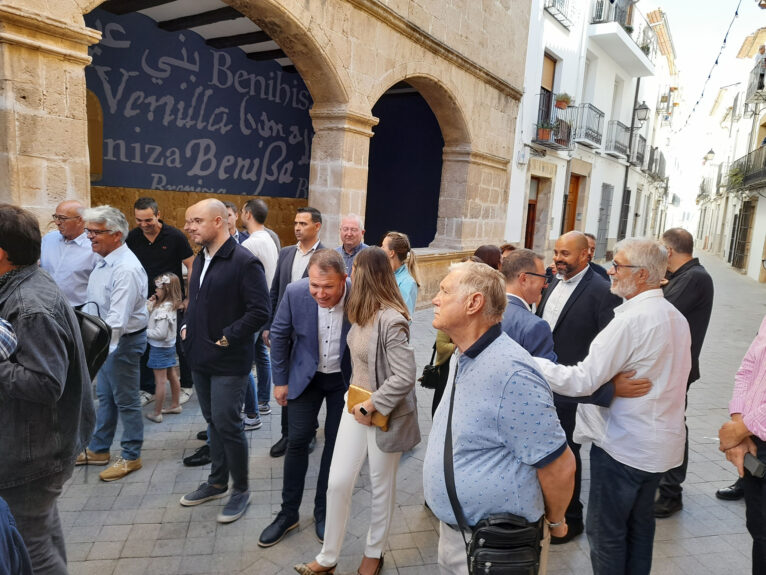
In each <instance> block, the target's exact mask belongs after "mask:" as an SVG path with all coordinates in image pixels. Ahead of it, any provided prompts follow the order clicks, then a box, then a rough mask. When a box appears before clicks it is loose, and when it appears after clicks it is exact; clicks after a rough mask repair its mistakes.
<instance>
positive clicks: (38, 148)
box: [0, 0, 530, 301]
mask: <svg viewBox="0 0 766 575" xmlns="http://www.w3.org/2000/svg"><path fill="white" fill-rule="evenodd" d="M225 3H226V4H228V5H230V6H232V7H234V8H236V9H237V10H238V11H239V12H240V13H241V14H243V15H244V16H246V17H248V18H250V19H251V20H252V21H253V22H254V23H255V24H257V26H258V27H260V28H261V29H262V30H263V31H265V32H267V33H268V34H269V36H270V37H271V38H273V39H274V41H276V42H277V43H278V45H279V47H280V48H281V49H282V50H283V51H284V52H285V53H286V54H287V55H288V56H289V58H290V60H291V61H292V62H293V64H294V66H295V68H296V69H297V71H298V73H299V74H300V76H301V78H302V79H303V81H304V83H305V85H306V87H307V88H308V90H309V92H310V94H311V98H312V99H313V106H312V108H311V110H310V116H311V121H312V124H313V129H314V136H313V141H312V146H311V160H310V176H309V191H308V202H309V204H310V205H313V206H315V207H317V208H319V209H320V210H321V211H322V213H323V214H324V216H325V221H326V224H325V226H324V228H323V240H325V241H326V242H327V243H328V244H330V245H336V244H337V243H338V240H337V229H338V224H339V223H340V217H341V215H342V214H344V213H349V212H353V213H360V214H364V211H365V201H366V193H367V192H366V190H367V175H368V159H369V148H370V138H371V137H372V135H373V131H372V128H373V126H375V125H376V123H377V121H378V120H377V118H375V117H374V116H373V114H372V112H371V111H372V108H373V106H374V105H375V103H376V101H378V99H379V98H380V97H381V95H383V94H384V93H385V92H386V91H387V90H388V89H389V88H390V87H391V86H394V85H395V84H397V83H398V82H401V81H406V82H407V83H408V84H409V85H410V86H412V87H414V88H415V89H416V90H417V91H418V92H419V93H420V94H421V95H422V97H423V98H424V99H425V100H426V102H427V103H428V105H429V106H430V108H431V110H432V111H433V113H434V115H435V116H436V119H437V120H438V123H439V127H440V129H441V132H442V136H443V140H444V149H443V155H442V177H441V184H440V193H439V206H438V220H437V232H436V236H435V238H434V240H433V242H432V243H431V245H430V248H429V249H427V250H426V252H427V257H426V258H425V260H426V261H427V266H426V268H428V269H426V270H425V275H426V276H429V275H434V277H436V276H438V275H439V274H440V273H441V272H442V271H443V270H444V267H445V265H446V263H448V262H449V261H451V260H454V259H457V258H459V257H461V255H462V254H463V252H465V251H468V250H472V249H473V248H475V247H476V246H478V245H481V244H483V243H499V242H500V241H502V239H503V233H504V227H505V222H506V218H507V214H506V206H507V205H508V189H509V172H510V165H511V162H510V160H511V158H512V157H513V154H514V150H513V134H514V130H515V121H516V116H517V111H518V106H519V101H520V98H521V94H522V84H523V80H524V61H525V53H526V45H527V29H528V24H529V16H530V14H529V10H530V6H529V4H530V3H529V2H517V1H515V0H514V1H512V0H498V1H493V2H481V1H475V0H452V1H450V2H445V1H443V0H324V1H322V2H313V1H312V2H306V1H305V0H226V1H225ZM100 4H101V2H100V1H99V0H57V1H56V2H49V1H47V0H6V1H5V2H3V3H2V5H0V52H2V58H1V59H0V74H1V75H2V80H3V81H2V108H0V178H2V181H3V182H4V183H5V185H4V186H2V188H0V198H1V199H2V200H3V201H7V202H12V203H15V204H19V205H22V206H24V207H26V208H28V209H30V210H31V211H33V212H34V213H36V214H37V215H38V217H39V218H40V221H41V223H43V224H45V223H47V222H48V218H49V214H50V213H52V211H51V210H52V208H53V207H54V206H55V205H56V204H57V203H58V202H60V201H61V200H63V199H67V198H77V199H80V200H82V201H84V202H85V203H86V204H89V203H90V202H91V199H92V196H91V188H90V178H89V154H88V117H87V113H86V85H85V74H84V69H85V67H86V66H87V65H88V63H89V61H90V58H89V56H88V47H89V46H91V45H94V44H96V43H98V42H99V40H100V34H99V33H98V32H97V31H95V30H93V29H90V28H88V27H86V26H85V24H84V20H83V15H84V14H86V13H88V12H90V11H91V10H93V9H95V8H96V7H98V6H99V5H100ZM145 191H146V192H147V195H148V193H150V192H151V190H145ZM139 192H141V190H138V191H136V192H125V191H124V190H122V191H119V192H118V191H117V190H114V192H113V193H114V196H113V198H114V199H113V200H112V203H115V204H116V205H119V204H120V202H121V201H122V202H125V203H126V205H129V204H128V202H129V199H130V198H132V197H133V196H134V195H135V194H137V193H139ZM109 193H110V192H109V191H108V190H103V189H99V190H98V193H97V194H94V197H93V199H94V200H96V199H97V200H98V201H99V202H100V201H103V200H104V199H105V196H106V197H107V199H109V198H108V196H109ZM176 193H178V194H187V193H186V192H176ZM191 196H192V193H188V194H187V195H183V196H178V197H176V198H175V200H174V201H173V206H174V209H173V213H174V214H175V217H176V218H177V217H178V212H179V210H181V208H182V206H183V205H184V202H186V201H187V200H189V201H192V198H191ZM120 198H122V200H120ZM240 199H241V198H240ZM277 200H279V199H278V198H274V199H273V201H270V202H269V203H270V204H271V205H272V209H276V211H280V210H281V205H280V202H279V201H277ZM282 203H284V202H282ZM294 206H295V201H294V200H293V201H292V202H289V203H285V206H284V207H285V210H284V211H285V212H289V211H291V210H293V209H294ZM403 209H406V206H404V207H403ZM288 221H289V220H288ZM287 233H289V232H287ZM428 285H429V286H430V287H429V288H427V289H424V290H422V294H421V295H422V297H421V301H427V299H428V298H430V296H431V295H432V294H431V293H429V292H431V291H433V285H434V283H433V282H428Z"/></svg>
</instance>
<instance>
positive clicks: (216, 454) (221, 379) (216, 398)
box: [192, 371, 248, 491]
mask: <svg viewBox="0 0 766 575" xmlns="http://www.w3.org/2000/svg"><path fill="white" fill-rule="evenodd" d="M192 377H193V378H194V387H195V388H196V390H197V399H198V400H199V406H200V409H201V410H202V415H203V417H204V418H205V421H206V422H207V425H208V427H207V438H208V444H209V445H210V461H211V467H210V476H209V478H208V480H207V482H208V483H210V484H211V485H228V484H229V475H231V480H232V487H233V488H234V490H235V491H247V489H248V485H247V477H248V474H247V471H248V469H247V464H248V461H247V438H246V437H245V432H244V428H243V425H242V420H241V419H240V417H239V411H240V409H241V407H242V400H243V399H244V397H245V386H246V385H247V383H248V377H247V374H244V375H210V374H207V373H201V372H199V371H192Z"/></svg>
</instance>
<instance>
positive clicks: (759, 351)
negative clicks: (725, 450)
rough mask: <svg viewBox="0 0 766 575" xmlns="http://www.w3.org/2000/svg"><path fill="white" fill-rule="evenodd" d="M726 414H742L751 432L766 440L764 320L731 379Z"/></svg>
mask: <svg viewBox="0 0 766 575" xmlns="http://www.w3.org/2000/svg"><path fill="white" fill-rule="evenodd" d="M729 413H730V414H734V413H741V414H742V421H743V422H744V423H745V427H747V429H748V430H749V431H750V433H752V434H753V435H756V436H757V437H759V438H760V439H762V440H764V441H766V317H764V318H763V321H762V322H761V327H760V329H759V330H758V335H756V336H755V339H754V340H753V343H751V344H750V347H749V348H748V350H747V353H746V354H745V358H744V359H743V360H742V364H741V365H740V366H739V369H738V370H737V375H736V376H735V377H734V392H733V393H732V397H731V401H730V402H729Z"/></svg>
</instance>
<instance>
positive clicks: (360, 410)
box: [359, 405, 370, 417]
mask: <svg viewBox="0 0 766 575" xmlns="http://www.w3.org/2000/svg"><path fill="white" fill-rule="evenodd" d="M359 413H361V414H362V415H364V416H365V417H367V416H368V415H370V412H369V411H367V410H366V409H365V408H364V405H360V406H359Z"/></svg>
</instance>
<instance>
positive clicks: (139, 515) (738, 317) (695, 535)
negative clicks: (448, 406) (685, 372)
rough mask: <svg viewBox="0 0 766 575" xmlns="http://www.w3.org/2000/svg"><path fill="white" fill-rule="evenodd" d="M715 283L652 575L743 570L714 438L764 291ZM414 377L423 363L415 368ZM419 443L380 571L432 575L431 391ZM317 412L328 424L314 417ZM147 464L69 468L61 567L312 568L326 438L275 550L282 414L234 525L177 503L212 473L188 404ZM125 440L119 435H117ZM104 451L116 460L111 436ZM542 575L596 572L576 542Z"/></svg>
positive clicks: (353, 534) (360, 526)
mask: <svg viewBox="0 0 766 575" xmlns="http://www.w3.org/2000/svg"><path fill="white" fill-rule="evenodd" d="M702 262H703V264H704V265H705V266H706V267H707V268H708V270H709V271H710V273H711V275H712V276H713V279H714V281H715V287H716V299H715V307H714V310H713V318H712V321H711V325H710V329H709V331H708V335H707V341H706V342H705V347H704V348H703V351H702V365H701V371H702V379H701V380H700V381H698V382H696V383H695V384H694V385H693V386H692V389H691V391H690V393H689V407H688V411H687V414H688V425H689V436H690V464H689V474H688V477H687V480H686V483H685V484H684V509H683V511H682V512H680V513H678V514H677V515H675V516H673V517H672V518H670V519H664V520H658V521H657V532H656V537H655V545H654V567H653V569H652V573H656V574H676V573H678V574H685V573H689V574H694V575H706V574H719V573H720V574H722V573H736V572H741V573H744V572H749V566H750V545H751V540H750V537H749V535H748V533H747V530H746V529H745V518H744V515H745V506H744V503H743V502H723V501H719V500H717V499H716V498H715V496H714V492H715V490H716V489H718V488H719V487H723V486H725V485H728V484H730V483H731V482H732V481H733V480H734V479H735V471H734V469H733V467H731V465H730V464H729V463H728V462H727V461H726V460H725V459H724V457H723V456H722V454H721V453H719V451H718V448H717V439H716V436H717V430H718V428H719V426H720V425H721V423H722V422H723V421H724V420H725V419H726V418H727V414H728V411H727V408H726V406H727V404H728V400H729V397H730V394H731V388H732V383H733V375H734V372H735V371H736V369H737V367H738V366H739V362H740V360H741V358H742V356H743V355H744V353H745V350H746V349H747V347H748V345H749V343H750V341H751V340H752V338H753V337H754V336H755V333H756V331H757V329H758V326H759V324H760V321H761V318H762V317H763V315H764V313H766V289H764V287H763V286H762V285H759V284H757V283H755V282H753V281H752V280H750V279H749V278H747V277H745V276H741V275H739V274H737V273H736V272H734V271H732V270H731V269H729V268H728V266H726V265H725V264H723V263H722V262H721V261H720V260H718V259H716V258H713V257H707V256H705V255H704V254H703V257H702ZM431 315H432V314H431V311H430V310H422V311H419V312H417V314H416V317H415V321H414V323H413V342H414V343H415V347H416V353H417V359H418V365H419V366H422V365H424V364H425V363H426V362H427V361H428V359H429V357H430V351H431V345H432V342H433V339H434V334H433V329H432V328H431ZM419 371H420V367H419ZM418 400H419V412H420V425H421V431H422V432H423V442H422V443H421V444H420V445H419V446H418V447H417V448H415V449H414V450H413V451H412V452H410V453H408V454H406V455H405V456H404V457H403V458H402V462H401V465H400V468H399V475H398V482H397V507H396V511H395V514H394V521H393V525H392V527H391V532H390V536H389V540H388V548H387V551H386V561H385V569H384V570H383V573H384V574H394V573H399V574H401V575H414V574H419V573H423V574H428V573H437V572H438V569H437V566H436V547H437V539H438V537H437V532H438V531H437V530H438V522H437V521H436V520H435V519H434V517H433V516H432V515H431V514H430V512H429V511H428V510H427V509H426V508H425V507H424V506H423V493H422V484H421V470H422V462H423V456H424V453H425V443H426V440H427V436H428V433H429V430H430V427H431V417H430V403H431V392H430V391H427V390H424V389H422V388H420V389H418ZM321 417H323V416H321ZM145 425H146V426H145V442H144V450H143V463H144V467H143V469H142V470H140V471H138V472H136V473H133V474H131V475H129V476H128V477H126V478H125V479H124V480H122V481H117V482H114V483H103V482H101V481H99V479H98V472H99V471H100V470H101V469H102V468H97V467H91V468H77V469H76V470H75V472H74V475H73V477H72V479H71V481H70V482H69V483H68V484H67V486H66V488H65V490H64V493H63V495H62V497H61V499H60V501H59V508H60V511H61V518H62V521H63V524H64V532H65V535H66V541H67V549H68V553H69V562H70V571H71V573H72V574H73V575H78V574H85V573H92V574H98V575H109V574H112V573H115V574H117V573H119V574H129V573H147V574H152V575H154V574H158V575H159V574H162V573H178V574H187V573H246V574H252V575H271V574H277V573H278V574H288V573H294V571H293V570H292V565H293V564H294V563H296V562H302V561H308V560H310V559H312V558H313V556H314V555H315V554H316V553H317V552H318V551H319V550H320V545H319V543H318V542H317V540H316V538H315V536H314V525H313V519H312V503H313V499H314V493H313V487H314V486H315V484H316V470H317V468H318V464H319V457H320V450H321V447H322V435H321V432H320V435H319V443H318V449H317V450H316V451H315V452H314V453H313V454H312V456H311V465H310V469H309V476H308V478H307V484H306V492H305V494H304V498H303V506H302V507H301V524H300V529H299V530H296V531H294V532H293V533H291V534H290V535H288V536H287V537H286V538H285V540H284V541H282V542H281V543H279V544H278V545H276V546H274V547H272V548H270V549H265V550H264V549H260V548H259V547H258V546H257V540H258V536H259V535H260V532H261V530H262V529H263V528H264V527H266V525H268V524H269V523H270V522H271V520H272V517H273V516H274V515H275V514H276V513H277V512H278V511H279V507H280V501H281V488H282V466H283V461H284V460H283V459H281V458H280V459H272V458H271V457H269V455H268V450H269V447H270V446H271V444H272V443H273V442H274V441H275V440H276V439H277V438H278V437H279V430H280V425H279V409H278V408H274V412H273V414H272V415H269V416H266V417H264V426H263V427H262V428H261V429H260V430H256V431H251V432H248V437H249V439H250V488H251V490H252V492H253V499H252V504H251V506H250V509H249V510H248V512H247V514H246V515H245V516H244V517H243V518H242V519H241V520H239V521H237V522H235V523H233V524H230V525H220V524H218V523H216V520H215V517H216V514H217V513H218V511H219V508H220V507H221V506H222V505H223V504H224V502H225V501H226V500H225V499H224V500H218V501H214V502H210V503H207V504H204V505H201V506H199V507H194V508H184V507H181V506H180V505H179V503H178V500H179V498H180V497H181V496H182V495H183V494H184V493H186V492H188V491H190V490H192V489H193V488H196V487H197V485H198V484H199V483H200V482H201V481H203V480H204V479H205V478H206V477H207V473H208V471H209V467H202V468H185V467H184V466H183V465H182V464H181V458H182V457H183V456H185V455H189V454H190V453H191V452H192V451H193V450H194V449H196V448H197V447H199V446H200V445H201V442H199V441H197V440H196V439H195V435H196V433H197V432H198V431H200V430H202V429H204V427H205V424H204V421H203V419H202V416H201V415H200V412H199V407H198V405H197V402H196V398H194V397H193V398H192V400H191V401H190V402H189V403H188V404H187V405H186V406H185V409H184V412H183V413H182V414H180V415H175V416H173V415H167V416H165V420H164V421H163V422H162V423H160V424H153V423H151V422H148V421H147V422H146V424H145ZM119 436H120V432H119V430H118V433H117V437H118V438H119ZM113 447H114V449H113V452H114V453H116V452H117V448H118V447H119V446H118V443H117V442H115V445H114V446H113ZM583 451H584V453H583V456H584V463H585V476H584V486H583V494H584V497H586V498H587V492H588V484H589V482H588V479H587V473H588V458H587V451H588V449H587V447H585V448H584V450H583ZM369 498H370V492H369V477H368V475H367V473H366V469H365V470H363V471H362V475H361V477H360V478H359V481H358V483H357V486H356V488H355V490H354V496H353V505H352V515H351V519H350V520H349V524H348V532H347V535H346V540H345V543H344V546H343V554H342V557H341V559H340V562H339V565H338V573H340V574H346V573H355V572H356V567H357V566H358V562H359V560H360V557H361V554H362V551H363V549H364V538H365V534H366V531H367V526H368V520H369ZM548 573H550V574H551V575H582V574H588V573H591V569H590V561H589V558H588V545H587V541H586V539H585V536H584V535H583V536H580V537H578V538H577V539H575V540H574V541H572V542H570V543H568V544H566V545H563V546H560V547H554V548H553V549H552V552H551V557H550V560H549V569H548Z"/></svg>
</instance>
